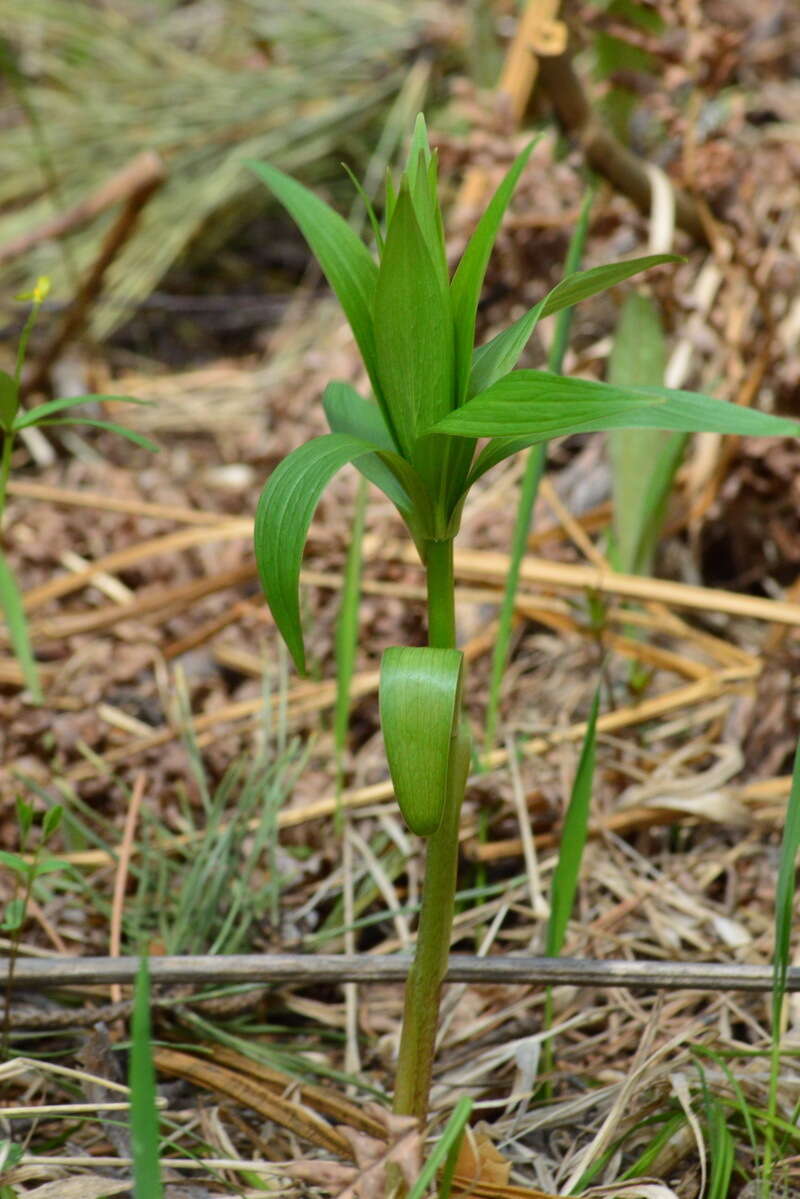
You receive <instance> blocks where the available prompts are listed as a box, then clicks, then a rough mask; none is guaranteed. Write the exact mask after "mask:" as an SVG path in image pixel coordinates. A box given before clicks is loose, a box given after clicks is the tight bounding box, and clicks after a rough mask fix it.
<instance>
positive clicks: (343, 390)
mask: <svg viewBox="0 0 800 1199" xmlns="http://www.w3.org/2000/svg"><path fill="white" fill-rule="evenodd" d="M322 406H323V408H324V409H325V415H326V417H327V418H328V425H329V426H330V430H331V433H349V434H350V435H351V436H353V437H360V438H361V439H362V440H363V441H371V442H372V443H373V444H374V445H376V446H379V447H380V448H381V449H382V450H385V451H386V452H387V453H396V452H397V447H396V446H395V444H394V442H393V441H392V435H391V433H390V432H389V430H388V429H387V427H386V421H385V420H384V419H383V414H382V413H381V410H380V408H378V406H377V404H371V403H370V402H369V400H365V399H364V398H363V397H362V396H360V395H359V394H358V392H357V391H356V389H355V388H354V387H351V386H350V384H349V383H341V382H338V381H336V382H333V383H329V384H328V386H327V387H326V388H325V391H324V394H323V396H322ZM355 465H356V468H357V469H358V470H359V471H361V474H362V475H364V477H365V478H366V479H369V481H370V483H374V484H375V486H376V487H378V488H379V489H380V490H381V491H382V492H383V493H384V495H386V496H388V497H389V499H390V500H391V501H392V503H393V504H394V505H395V507H396V508H398V509H399V510H400V511H401V512H408V511H409V509H410V508H411V506H412V505H411V500H410V499H409V497H408V495H407V493H406V491H405V489H404V488H403V486H402V484H401V483H399V482H398V480H397V477H396V476H395V474H394V473H393V472H392V470H391V469H390V468H389V467H388V466H387V465H386V463H385V462H384V461H382V459H381V458H379V457H378V455H377V454H372V455H370V456H369V457H364V458H360V459H359V460H358V462H357V463H356V464H355Z"/></svg>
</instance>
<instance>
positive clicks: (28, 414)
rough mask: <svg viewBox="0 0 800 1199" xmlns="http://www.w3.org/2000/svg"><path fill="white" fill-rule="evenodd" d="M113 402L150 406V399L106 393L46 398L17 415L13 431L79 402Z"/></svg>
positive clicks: (75, 405) (74, 405)
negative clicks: (44, 401) (108, 394)
mask: <svg viewBox="0 0 800 1199" xmlns="http://www.w3.org/2000/svg"><path fill="white" fill-rule="evenodd" d="M112 402H113V403H115V404H139V405H140V406H142V407H146V408H149V407H151V406H152V401H150V400H137V399H135V398H134V397H133V396H107V395H87V396H67V397H65V398H63V399H60V400H47V402H46V403H44V404H37V405H36V406H35V407H34V408H27V409H25V410H24V411H22V412H20V413H19V414H18V415H17V418H16V420H15V421H14V432H15V433H17V432H19V430H20V429H27V428H28V427H29V426H30V425H38V424H40V422H41V421H44V420H46V419H47V418H48V417H50V416H53V415H55V413H56V412H63V411H64V410H65V409H67V408H76V407H78V405H80V404H100V403H112Z"/></svg>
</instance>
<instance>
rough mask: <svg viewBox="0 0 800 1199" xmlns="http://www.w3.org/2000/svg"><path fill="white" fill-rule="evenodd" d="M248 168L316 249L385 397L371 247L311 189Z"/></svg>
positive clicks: (261, 168) (264, 168) (272, 171)
mask: <svg viewBox="0 0 800 1199" xmlns="http://www.w3.org/2000/svg"><path fill="white" fill-rule="evenodd" d="M247 165H248V166H249V167H250V169H251V170H252V171H254V172H255V174H256V175H258V177H259V178H260V179H261V180H262V181H263V182H264V183H266V185H267V187H268V188H269V189H270V191H271V192H272V193H273V195H274V196H276V198H277V199H278V200H279V201H280V202H281V204H282V205H283V206H284V208H285V209H286V210H287V212H288V213H289V215H290V216H291V217H292V219H293V220H294V221H295V222H296V223H297V224H298V225H299V227H300V230H301V232H302V234H303V236H304V237H305V239H306V241H307V242H308V244H309V246H310V247H311V249H312V251H313V253H314V257H315V258H316V259H317V261H318V262H319V265H320V266H321V267H322V270H323V271H324V273H325V277H326V279H327V280H328V282H329V283H330V285H331V287H332V288H333V290H334V292H335V293H336V295H337V297H338V299H339V303H340V304H341V306H342V308H343V309H344V314H345V316H346V317H347V320H348V321H349V323H350V328H351V329H352V330H353V336H354V337H355V339H356V342H357V344H358V348H359V350H360V351H361V356H362V357H363V359H364V365H365V366H366V368H367V371H368V373H369V377H370V380H371V382H372V386H373V388H374V389H375V393H376V395H379V391H378V388H379V384H378V371H377V362H376V354H375V336H374V330H373V326H372V302H373V298H374V296H375V286H376V283H377V281H378V267H377V265H376V263H375V261H374V260H373V258H372V255H371V254H370V252H369V250H368V249H367V247H366V246H365V245H364V243H363V242H362V241H361V239H360V238H359V237H358V235H357V234H356V233H355V232H354V231H353V229H351V228H350V226H349V225H348V224H347V221H345V220H344V218H343V217H341V216H339V214H338V212H335V211H334V210H333V209H332V208H330V207H329V206H328V205H327V204H326V203H325V202H324V201H323V200H320V199H319V197H318V196H315V195H314V193H313V192H312V191H309V190H308V188H307V187H303V185H302V184H301V183H298V182H297V181H296V180H295V179H292V178H291V177H290V176H289V175H284V173H283V171H279V170H278V169H277V167H273V166H269V165H268V164H267V163H264V162H253V161H249V162H248V163H247Z"/></svg>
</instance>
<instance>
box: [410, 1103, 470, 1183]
mask: <svg viewBox="0 0 800 1199" xmlns="http://www.w3.org/2000/svg"><path fill="white" fill-rule="evenodd" d="M471 1111H472V1100H471V1099H470V1098H469V1096H467V1095H462V1096H461V1098H460V1099H459V1100H458V1102H457V1103H456V1105H455V1107H454V1108H453V1114H452V1115H451V1117H450V1119H449V1120H448V1121H447V1124H446V1125H445V1129H444V1132H443V1133H442V1135H441V1137H440V1138H439V1140H438V1141H437V1143H436V1146H435V1148H434V1150H433V1152H432V1153H431V1155H430V1157H429V1158H428V1160H427V1161H426V1163H425V1165H424V1166H423V1167H422V1169H421V1171H420V1173H419V1177H418V1178H417V1180H416V1182H415V1183H414V1185H413V1186H412V1187H411V1189H410V1191H409V1192H408V1199H424V1195H425V1192H426V1191H427V1189H428V1187H429V1186H430V1185H431V1183H432V1182H433V1180H434V1177H435V1176H436V1171H437V1170H438V1169H439V1166H440V1165H442V1163H443V1162H446V1163H447V1165H449V1163H450V1161H451V1160H452V1167H451V1168H450V1171H449V1186H448V1188H447V1189H446V1190H445V1189H444V1185H445V1179H446V1177H447V1173H448V1170H447V1165H446V1166H445V1172H444V1176H443V1178H442V1182H441V1184H440V1189H439V1196H440V1199H447V1195H448V1194H449V1188H450V1187H451V1186H452V1178H453V1171H454V1168H455V1158H456V1156H457V1154H458V1147H459V1144H460V1142H461V1138H462V1137H463V1135H464V1129H465V1128H466V1126H467V1120H469V1115H470V1112H471Z"/></svg>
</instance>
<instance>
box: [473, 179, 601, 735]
mask: <svg viewBox="0 0 800 1199" xmlns="http://www.w3.org/2000/svg"><path fill="white" fill-rule="evenodd" d="M593 199H594V188H593V187H589V189H588V191H587V192H586V196H585V197H584V201H583V205H582V207H581V213H580V217H579V219H578V224H577V226H576V228H575V232H574V234H573V236H572V240H571V242H570V245H569V250H568V251H567V260H566V263H565V271H566V272H567V273H571V272H573V271H577V269H578V267H579V265H580V260H581V256H582V254H583V247H584V245H585V244H586V234H587V232H588V229H589V213H590V211H591V207H592V201H593ZM572 312H573V310H572V309H571V308H562V310H561V311H560V312H559V314H558V316H557V317H556V324H555V333H554V335H553V344H552V346H551V348H550V355H549V362H548V364H549V367H550V369H551V370H552V371H555V372H556V374H558V373H560V371H561V368H562V365H563V362H564V354H565V353H566V348H567V342H568V340H569V330H570V324H571V321H572ZM546 457H547V446H546V444H542V445H536V446H533V448H532V449H530V450H529V451H528V458H527V461H526V463H525V473H524V475H523V477H522V486H521V488H520V496H519V502H518V505H517V516H516V520H515V522H514V533H513V536H512V539H511V558H510V563H509V570H508V575H507V576H506V586H505V591H504V592H503V603H502V605H501V608H500V618H499V625H498V629H497V639H496V641H495V643H494V651H493V653H492V673H491V677H490V680H489V699H488V702H487V707H486V726H485V729H484V749H485V750H486V751H487V752H488V751H489V750H490V749H491V748H492V746H493V745H494V742H495V736H496V733H497V718H498V713H499V709H500V688H501V686H502V682H503V676H504V675H505V669H506V662H507V660H508V647H509V644H510V641H511V624H512V621H513V618H514V603H515V600H516V597H517V588H518V586H519V572H520V566H521V563H522V559H523V556H524V554H525V550H526V548H527V544H528V534H529V532H530V527H531V518H532V516H533V507H534V504H535V503H536V495H537V492H538V490H539V480H540V479H541V477H542V470H543V468H544V463H545V459H546Z"/></svg>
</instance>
